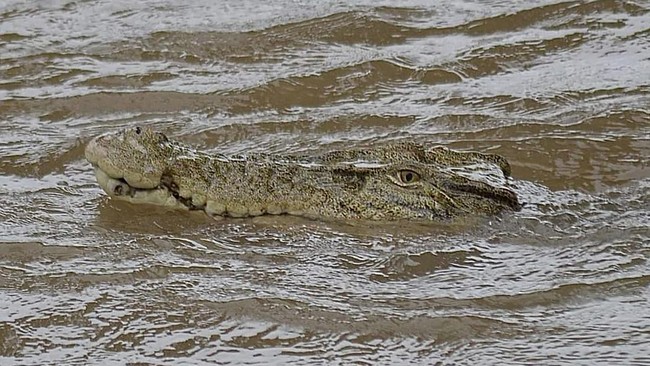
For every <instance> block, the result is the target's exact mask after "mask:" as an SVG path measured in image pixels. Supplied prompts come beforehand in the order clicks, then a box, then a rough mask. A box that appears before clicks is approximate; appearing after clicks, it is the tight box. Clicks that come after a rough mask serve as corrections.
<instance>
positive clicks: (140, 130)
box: [135, 126, 142, 135]
mask: <svg viewBox="0 0 650 366" xmlns="http://www.w3.org/2000/svg"><path fill="white" fill-rule="evenodd" d="M141 132H142V129H141V128H140V127H139V126H138V127H136V128H135V133H136V134H137V135H139V134H140V133H141Z"/></svg>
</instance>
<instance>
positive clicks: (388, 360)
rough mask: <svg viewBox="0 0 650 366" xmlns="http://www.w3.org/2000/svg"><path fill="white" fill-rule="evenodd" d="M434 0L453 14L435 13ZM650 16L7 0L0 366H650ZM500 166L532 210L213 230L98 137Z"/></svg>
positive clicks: (599, 3)
mask: <svg viewBox="0 0 650 366" xmlns="http://www.w3.org/2000/svg"><path fill="white" fill-rule="evenodd" d="M431 4H435V5H431ZM649 106H650V5H649V3H648V2H646V1H641V0H637V1H617V0H594V1H565V2H559V1H551V0H534V1H517V2H513V1H502V0H491V1H478V0H462V1H451V0H443V1H435V2H433V1H428V0H427V1H425V0H408V1H402V2H395V1H381V0H379V1H374V0H373V1H370V0H347V1H340V0H339V1H334V0H332V1H327V0H325V1H307V0H293V1H289V0H278V1H274V2H265V1H261V0H243V1H242V0H237V1H234V0H224V1H209V0H201V1H198V0H197V1H191V2H188V1H180V0H162V1H153V0H149V1H123V0H115V1H113V0H97V1H68V0H65V1H64V0H61V1H57V0H52V1H39V2H36V1H3V2H1V3H0V364H2V365H86V364H101V365H125V364H128V365H211V364H215V363H219V364H241V363H246V364H372V365H375V364H377V365H379V364H386V365H388V364H422V365H424V364H439V365H459V364H467V365H478V364H485V365H488V364H522V365H530V364H581V365H597V364H602V365H611V364H626V365H633V364H637V365H642V364H644V365H648V364H650V263H649V260H650V228H649V225H650V209H649V207H650V164H649V161H650V109H649V108H650V107H649ZM135 125H146V126H151V127H153V128H155V129H158V130H160V131H163V132H165V133H166V134H168V135H169V136H171V137H173V138H175V139H180V140H182V141H184V142H186V143H188V144H192V145H194V146H196V147H197V148H200V149H202V150H207V151H210V152H220V153H246V152H266V153H269V152H270V153H290V152H296V153H314V154H316V153H322V152H324V151H328V150H332V149H338V148H346V147H361V146H372V145H378V144H382V143H384V142H387V141H404V140H414V141H418V142H421V143H425V144H430V145H445V146H448V147H451V148H455V149H460V150H478V151H484V152H493V153H499V154H502V155H504V156H505V157H507V159H508V160H509V161H510V162H511V164H512V166H513V177H514V179H515V181H514V186H515V187H516V190H517V193H518V194H519V196H520V199H521V201H523V202H525V203H526V205H525V207H524V209H523V210H522V211H521V212H517V213H514V214H504V215H501V216H499V217H494V218H490V219H468V220H463V221H461V222H453V223H441V224H432V225H412V224H410V223H396V224H368V223H354V222H349V223H331V222H330V223H328V222H318V221H310V220H306V219H300V218H294V217H287V216H283V217H261V218H258V219H226V220H221V221H215V220H212V219H210V218H208V217H206V216H205V215H202V214H200V213H196V212H193V213H187V212H177V211H172V210H167V209H164V208H157V207H147V206H146V205H144V206H136V205H130V204H127V203H121V202H116V201H112V200H109V199H107V197H106V196H105V195H104V194H103V193H102V192H101V190H100V189H99V187H98V185H97V184H96V182H95V178H94V176H93V173H92V169H91V167H90V166H89V164H88V163H86V162H85V160H84V158H83V149H84V146H85V144H86V143H87V142H88V141H89V140H90V139H91V138H92V137H93V136H95V135H98V134H100V133H103V132H107V131H115V130H117V129H120V128H123V127H129V126H135Z"/></svg>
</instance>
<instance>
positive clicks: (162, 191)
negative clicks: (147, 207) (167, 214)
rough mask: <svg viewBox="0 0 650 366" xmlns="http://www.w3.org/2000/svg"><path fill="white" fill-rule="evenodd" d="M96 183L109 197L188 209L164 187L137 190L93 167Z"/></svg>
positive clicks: (137, 202)
mask: <svg viewBox="0 0 650 366" xmlns="http://www.w3.org/2000/svg"><path fill="white" fill-rule="evenodd" d="M95 177H96V178H97V183H99V186H100V187H101V188H102V189H103V190H104V192H106V194H107V195H109V196H110V197H114V198H117V199H120V200H124V201H128V202H131V203H136V204H142V203H146V204H152V205H158V206H165V207H171V208H176V209H185V210H188V209H189V208H188V207H187V206H186V205H184V204H182V203H181V202H179V200H178V199H176V197H174V194H173V193H172V192H171V191H169V190H168V189H167V188H165V187H158V188H153V189H139V188H134V187H131V186H129V185H128V184H127V183H126V182H125V181H124V180H123V179H118V178H113V177H111V176H109V175H108V174H106V172H104V171H103V170H101V169H99V168H98V167H95Z"/></svg>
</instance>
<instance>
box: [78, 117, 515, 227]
mask: <svg viewBox="0 0 650 366" xmlns="http://www.w3.org/2000/svg"><path fill="white" fill-rule="evenodd" d="M86 159H87V160H88V161H89V162H90V163H91V164H92V165H93V166H94V167H95V173H96V177H97V181H98V182H99V184H100V186H101V187H102V189H103V190H104V191H105V192H106V193H107V194H108V195H109V196H113V197H118V198H122V199H126V200H128V201H131V202H134V203H153V204H159V205H166V206H173V207H178V208H185V209H200V210H204V211H205V212H206V213H208V214H210V215H221V216H233V217H243V216H257V215H261V214H265V213H268V214H280V213H288V214H296V215H303V216H309V217H332V218H361V219H376V220H398V219H424V220H436V219H442V218H447V217H451V216H457V215H467V214H495V213H498V212H500V211H502V210H504V209H506V210H517V209H519V207H520V205H519V202H518V200H517V196H516V195H515V193H514V192H513V191H511V190H510V189H508V188H506V187H504V186H503V184H502V182H501V183H499V182H497V181H498V180H499V178H498V177H497V178H495V176H496V175H500V180H501V181H505V179H506V176H507V175H508V174H509V172H510V167H509V165H508V163H507V161H506V160H505V159H504V158H503V157H501V156H498V155H492V154H481V153H475V152H457V151H453V150H449V149H446V148H432V149H425V148H424V147H422V146H421V145H419V144H414V143H400V144H389V145H385V146H382V147H375V148H367V149H357V150H341V151H333V152H330V153H326V154H323V155H317V156H312V157H307V156H290V155H282V156H280V155H265V154H251V155H248V156H238V157H226V156H224V155H208V154H205V153H201V152H197V151H195V150H193V149H191V148H189V147H186V146H185V145H182V144H180V143H178V142H173V141H170V140H169V139H168V138H167V137H166V136H165V135H163V134H161V133H157V132H154V131H152V130H150V129H147V128H140V127H136V128H133V129H127V130H123V131H120V132H117V133H110V134H104V135H101V136H98V137H96V138H95V139H93V140H92V141H91V142H90V143H89V144H88V145H87V147H86ZM487 171H491V172H492V173H490V174H485V173H486V172H487ZM494 172H498V174H493V173H494Z"/></svg>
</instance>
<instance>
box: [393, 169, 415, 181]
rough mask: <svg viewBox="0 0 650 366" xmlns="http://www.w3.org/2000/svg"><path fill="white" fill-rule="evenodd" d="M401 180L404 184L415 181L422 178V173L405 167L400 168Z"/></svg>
mask: <svg viewBox="0 0 650 366" xmlns="http://www.w3.org/2000/svg"><path fill="white" fill-rule="evenodd" d="M398 175H399V180H400V181H401V182H402V183H404V184H409V183H415V182H417V181H419V180H420V175H419V174H418V173H416V172H414V171H412V170H408V169H404V170H400V171H399V173H398Z"/></svg>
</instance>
